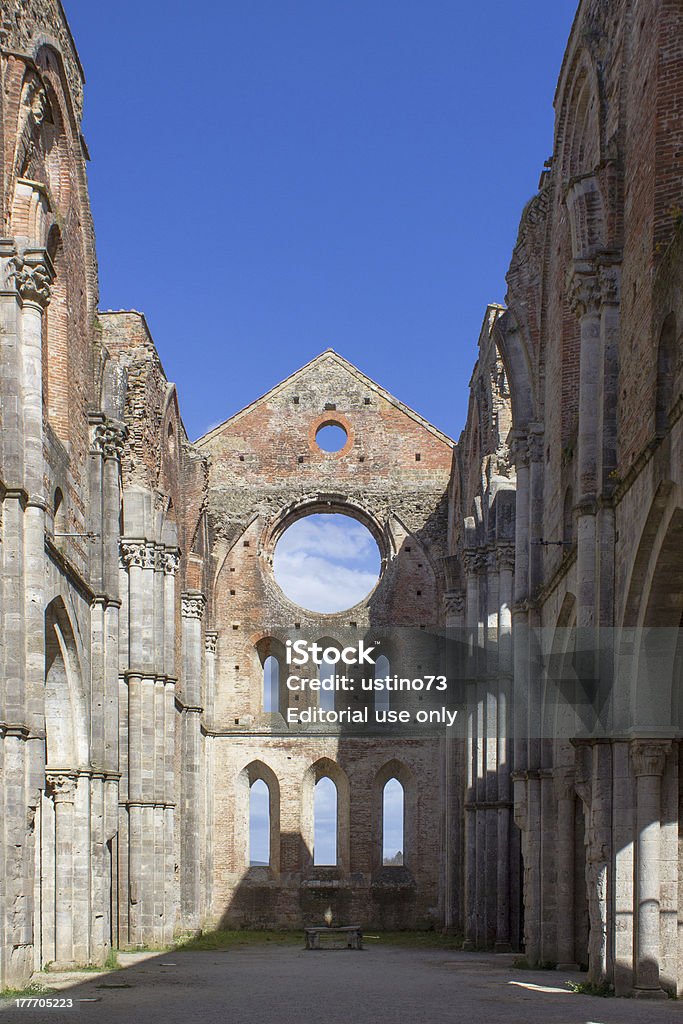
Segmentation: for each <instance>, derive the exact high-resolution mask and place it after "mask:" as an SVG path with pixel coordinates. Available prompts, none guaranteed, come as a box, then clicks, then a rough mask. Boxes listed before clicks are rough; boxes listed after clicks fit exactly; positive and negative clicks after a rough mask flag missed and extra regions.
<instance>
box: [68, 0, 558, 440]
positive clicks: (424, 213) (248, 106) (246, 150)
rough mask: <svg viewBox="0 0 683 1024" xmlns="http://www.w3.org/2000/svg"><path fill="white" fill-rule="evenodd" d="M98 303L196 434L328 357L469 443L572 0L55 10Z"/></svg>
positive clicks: (79, 0) (352, 0) (155, 4)
mask: <svg viewBox="0 0 683 1024" xmlns="http://www.w3.org/2000/svg"><path fill="white" fill-rule="evenodd" d="M64 6H65V9H66V11H67V14H68V16H69V18H70V23H71V26H72V30H73V33H74V36H75V38H76V41H77V45H78V47H79V52H80V55H81V59H82V62H83V64H84V67H85V71H86V78H87V83H86V114H85V122H84V131H85V136H86V139H87V142H88V145H89V148H90V152H91V155H92V163H91V164H90V166H89V176H90V185H91V197H92V206H93V213H94V217H95V228H96V233H97V241H98V256H99V263H100V281H101V306H102V308H135V309H140V310H142V311H144V312H145V313H146V314H147V317H148V321H149V324H150V327H151V329H152V332H153V334H154V337H155V340H156V342H157V345H158V348H159V351H160V353H161V357H162V361H163V363H164V367H165V369H166V372H167V374H168V376H169V377H170V378H171V379H172V380H174V381H176V383H177V384H178V386H179V394H180V405H181V410H182V413H183V417H184V420H185V424H186V426H187V429H188V433H189V434H190V437H193V438H194V437H197V436H199V435H201V434H202V433H204V432H205V431H206V430H207V429H208V428H209V427H211V426H212V425H213V424H215V423H218V422H220V421H222V420H224V419H225V418H226V417H227V416H229V415H231V414H232V413H234V412H235V411H236V410H237V409H239V408H241V407H242V406H244V405H245V404H246V403H247V402H248V401H250V400H251V399H252V398H254V397H256V396H257V395H259V394H261V393H263V392H264V391H266V390H267V389H268V388H269V387H270V386H271V385H273V384H274V383H276V382H277V381H279V380H281V379H282V378H284V377H285V376H287V375H288V374H289V373H290V372H292V371H293V370H294V369H296V368H297V367H298V366H300V365H302V364H303V363H305V362H306V361H308V360H309V359H310V358H312V357H313V356H314V355H316V354H317V353H318V352H320V351H321V350H323V349H324V348H326V347H328V346H332V347H333V348H335V349H337V351H339V352H340V353H342V354H343V355H344V356H346V357H347V358H348V359H350V360H351V361H352V362H355V363H356V364H357V365H358V366H359V367H360V368H361V369H362V370H364V371H365V372H366V373H368V374H369V375H370V376H371V377H373V378H375V379H376V380H378V381H379V382H380V383H381V384H383V385H384V386H385V387H387V388H388V389H389V390H390V391H391V392H393V393H394V394H396V395H397V396H398V397H399V398H401V399H402V400H403V401H405V402H407V403H408V404H409V405H411V406H413V407H414V408H416V409H417V410H418V411H419V412H420V413H422V414H423V415H424V416H426V417H427V418H428V419H430V420H432V422H434V423H435V424H436V425H437V426H439V427H440V428H441V429H443V430H445V431H446V432H447V433H449V434H451V435H457V434H458V433H459V432H460V430H461V428H462V426H463V421H464V417H465V412H466V406H467V385H468V381H469V377H470V372H471V369H472V365H473V362H474V358H475V345H476V339H477V335H478V332H479V328H480V325H481V322H482V318H483V315H484V309H485V306H486V303H487V302H489V301H502V300H503V298H504V295H505V282H504V275H505V271H506V269H507V265H508V262H509V258H510V253H511V249H512V246H513V244H514V240H515V237H516V231H517V224H518V221H519V215H520V213H521V210H522V207H523V204H524V203H525V202H526V200H527V199H528V198H529V197H530V196H531V195H532V194H533V193H534V191H535V189H536V186H537V183H538V177H539V173H540V171H541V169H542V167H543V162H544V160H545V159H546V158H547V157H548V156H549V155H550V153H551V150H552V96H553V92H554V88H555V83H556V80H557V74H558V71H559V67H560V62H561V59H562V54H563V51H564V46H565V43H566V39H567V35H568V32H569V28H570V25H571V21H572V17H573V14H574V10H575V6H576V3H575V0H553V2H552V3H548V2H547V0H526V2H525V3H524V4H521V5H520V4H512V3H507V2H504V0H479V2H478V3H476V4H471V3H467V4H466V3H462V2H457V0H421V2H419V3H418V2H417V0H395V2H394V3H392V4H387V3H386V2H384V0H383V2H379V0H345V2H343V3H342V2H341V0H297V2H296V3H293V2H291V0H250V2H248V3H247V2H244V0H243V2H241V3H238V2H234V0H220V2H218V0H205V2H204V3H203V4H201V5H197V6H192V5H189V4H187V3H185V2H180V0H164V2H161V0H135V2H133V0H117V2H116V3H104V4H102V3H100V4H94V3H93V2H92V0H64Z"/></svg>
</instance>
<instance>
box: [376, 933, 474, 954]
mask: <svg viewBox="0 0 683 1024" xmlns="http://www.w3.org/2000/svg"><path fill="white" fill-rule="evenodd" d="M462 943H463V938H462V935H445V934H444V933H443V932H437V931H430V932H411V931H407V932H375V931H373V930H372V929H368V931H367V933H365V932H364V933H363V944H364V945H365V944H367V945H368V946H401V947H403V948H404V949H458V950H459V949H462Z"/></svg>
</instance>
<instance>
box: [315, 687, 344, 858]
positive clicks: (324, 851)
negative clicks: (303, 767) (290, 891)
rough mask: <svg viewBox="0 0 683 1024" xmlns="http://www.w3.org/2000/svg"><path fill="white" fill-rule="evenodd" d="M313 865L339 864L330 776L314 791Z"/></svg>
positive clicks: (334, 804) (333, 785)
mask: <svg viewBox="0 0 683 1024" xmlns="http://www.w3.org/2000/svg"><path fill="white" fill-rule="evenodd" d="M321 692H322V691H321ZM313 863H314V864H315V865H316V867H320V866H326V867H329V866H334V867H336V865H337V863H338V849H337V787H336V786H335V784H334V782H333V781H332V779H331V778H330V777H329V776H328V775H324V776H323V777H322V778H321V779H319V780H318V782H316V784H315V789H314V791H313Z"/></svg>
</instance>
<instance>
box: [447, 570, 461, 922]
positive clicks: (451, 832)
mask: <svg viewBox="0 0 683 1024" xmlns="http://www.w3.org/2000/svg"><path fill="white" fill-rule="evenodd" d="M464 613H465V595H464V593H463V592H462V591H461V590H457V589H455V588H451V589H449V590H447V591H446V594H445V597H444V624H445V626H446V629H447V630H448V631H449V633H450V634H451V638H452V640H454V641H456V642H458V641H459V640H460V638H461V634H462V630H463V626H464V624H465V623H464ZM449 669H450V671H451V672H452V667H450V666H449V667H447V671H448V670H449ZM453 682H454V681H453ZM458 749H459V739H458V737H456V736H454V735H453V730H450V729H449V730H448V732H447V734H446V737H445V739H444V754H443V757H444V762H443V763H444V786H443V790H444V796H443V803H444V814H445V821H444V856H443V871H444V874H443V899H444V929H445V931H446V932H447V933H449V934H450V933H454V932H456V931H458V930H460V929H462V928H463V900H462V895H461V894H462V887H463V884H464V879H463V873H462V850H463V840H464V835H463V831H464V830H463V831H461V829H462V825H461V823H462V818H463V802H462V798H461V792H460V789H459V787H458V785H457V782H458V779H459V778H460V777H461V776H460V768H461V766H460V763H459V761H460V759H459V757H458V754H457V751H458Z"/></svg>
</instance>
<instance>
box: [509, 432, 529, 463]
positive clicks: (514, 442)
mask: <svg viewBox="0 0 683 1024" xmlns="http://www.w3.org/2000/svg"><path fill="white" fill-rule="evenodd" d="M510 461H511V462H512V463H513V464H514V466H515V467H516V468H519V467H520V466H528V465H529V437H528V434H526V433H523V432H522V431H521V430H512V431H511V432H510Z"/></svg>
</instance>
